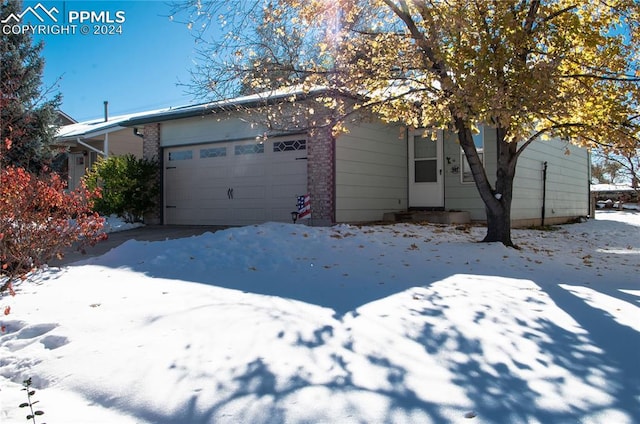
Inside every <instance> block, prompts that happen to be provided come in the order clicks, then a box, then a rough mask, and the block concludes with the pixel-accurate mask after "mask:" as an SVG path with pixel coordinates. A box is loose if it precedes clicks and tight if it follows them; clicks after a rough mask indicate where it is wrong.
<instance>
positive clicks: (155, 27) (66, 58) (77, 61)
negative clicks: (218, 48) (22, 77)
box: [3, 1, 197, 121]
mask: <svg viewBox="0 0 640 424" xmlns="http://www.w3.org/2000/svg"><path fill="white" fill-rule="evenodd" d="M38 3H40V4H41V5H42V6H44V7H45V8H47V9H48V10H51V8H52V7H56V8H57V9H58V10H59V13H58V14H57V16H58V23H60V24H66V25H70V22H69V16H70V15H69V13H70V12H78V13H79V12H81V11H85V12H91V11H93V12H96V13H100V12H109V13H110V15H109V17H108V18H106V15H105V14H103V18H104V19H110V20H111V21H112V22H113V21H115V20H117V15H116V12H118V11H121V12H124V14H120V15H119V16H120V17H121V19H120V20H122V17H124V22H122V23H113V24H109V23H107V24H103V23H101V22H91V21H90V20H89V21H85V22H84V23H82V24H81V23H79V22H78V21H75V22H73V23H74V24H75V25H76V29H75V32H76V33H75V34H45V35H35V36H34V39H35V40H40V39H42V40H44V42H45V47H44V51H43V56H44V58H45V60H46V65H45V70H44V77H43V83H44V85H46V86H47V87H48V86H51V85H53V84H56V83H57V91H59V92H60V93H62V95H63V104H62V107H61V109H62V110H63V111H64V112H65V113H67V114H68V115H70V116H72V117H73V118H75V119H76V120H78V121H83V120H88V119H92V118H99V117H101V116H102V114H103V108H104V106H103V103H104V101H105V100H108V101H109V113H110V115H112V116H115V115H119V114H126V113H131V112H138V111H144V110H151V109H158V108H162V107H168V106H179V105H184V104H189V103H194V102H197V100H194V99H193V97H192V96H190V95H187V94H185V88H184V87H181V86H178V83H179V82H182V83H188V82H190V75H189V69H191V68H192V66H193V60H194V57H195V52H194V48H195V42H194V39H193V37H192V36H191V34H190V32H189V30H188V29H187V27H186V25H184V24H179V23H175V22H172V21H171V20H170V19H169V18H168V15H169V12H170V7H169V6H168V4H167V3H166V2H164V1H66V2H65V1H40V2H34V1H25V2H24V5H23V6H24V8H27V7H28V6H32V7H36V6H37V5H38ZM23 10H24V9H23ZM63 17H64V18H63ZM3 18H4V17H3ZM26 19H27V16H26V15H25V17H24V19H23V20H26ZM63 19H64V20H65V21H66V22H63ZM76 19H77V15H76ZM36 23H37V22H36ZM45 24H52V22H45ZM85 24H86V25H88V28H89V32H90V33H89V34H86V35H83V34H81V33H80V27H81V26H82V25H85ZM103 25H106V27H105V28H106V29H107V30H109V29H111V30H118V29H121V32H122V34H112V35H95V34H93V32H94V31H95V30H98V31H100V29H101V28H102V26H103ZM109 25H111V28H109ZM96 26H97V27H96Z"/></svg>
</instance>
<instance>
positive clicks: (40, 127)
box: [0, 0, 61, 173]
mask: <svg viewBox="0 0 640 424" xmlns="http://www.w3.org/2000/svg"><path fill="white" fill-rule="evenodd" d="M21 11H22V1H21V0H8V1H7V0H3V1H0V16H1V17H6V16H9V14H11V13H16V14H17V13H20V12H21ZM8 32H10V31H8ZM0 40H1V42H0V63H1V65H0V141H1V142H0V166H1V167H6V166H9V165H13V166H16V167H21V168H25V169H27V170H29V171H32V172H36V173H40V172H42V171H44V170H47V169H48V167H49V166H50V164H51V161H52V159H53V156H54V153H55V152H54V149H53V146H52V142H53V139H54V136H55V132H56V130H57V124H56V109H57V108H58V107H59V106H60V103H61V96H60V94H56V95H54V96H53V97H52V98H50V99H47V96H48V95H49V92H48V91H47V90H43V88H42V72H43V69H44V59H43V58H42V57H41V55H40V54H41V52H42V49H43V47H44V43H43V42H42V41H40V42H39V43H33V41H32V38H31V35H30V34H28V33H19V34H13V33H11V32H10V33H9V34H5V31H1V32H0Z"/></svg>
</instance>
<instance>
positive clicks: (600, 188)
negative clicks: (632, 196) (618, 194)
mask: <svg viewBox="0 0 640 424" xmlns="http://www.w3.org/2000/svg"><path fill="white" fill-rule="evenodd" d="M591 191H595V192H607V191H635V189H634V188H633V187H631V186H630V185H625V184H591Z"/></svg>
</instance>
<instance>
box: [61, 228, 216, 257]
mask: <svg viewBox="0 0 640 424" xmlns="http://www.w3.org/2000/svg"><path fill="white" fill-rule="evenodd" d="M225 228H228V227H223V226H203V225H197V226H196V225H146V226H144V227H138V228H134V229H132V230H126V231H119V232H116V233H109V238H107V239H106V240H104V241H101V242H99V243H98V244H96V245H95V246H89V247H87V248H86V254H84V255H83V254H82V253H80V252H78V251H77V250H75V249H68V250H66V251H65V254H64V258H62V259H61V260H58V259H53V260H51V261H49V265H50V266H56V267H59V266H65V265H70V264H73V263H74V262H78V261H81V260H84V259H87V258H91V257H94V256H100V255H103V254H105V253H107V252H108V251H110V250H111V249H113V248H115V247H118V246H120V245H121V244H122V243H124V242H125V241H127V240H138V241H161V240H172V239H179V238H184V237H192V236H197V235H200V234H203V233H206V232H210V233H213V232H216V231H218V230H222V229H225Z"/></svg>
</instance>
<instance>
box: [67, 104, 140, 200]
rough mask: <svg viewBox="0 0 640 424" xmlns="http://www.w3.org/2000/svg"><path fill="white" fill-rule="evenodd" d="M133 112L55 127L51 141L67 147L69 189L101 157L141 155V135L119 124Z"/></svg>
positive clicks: (75, 185)
mask: <svg viewBox="0 0 640 424" xmlns="http://www.w3.org/2000/svg"><path fill="white" fill-rule="evenodd" d="M144 113H150V112H144ZM137 115H139V114H129V115H121V116H113V117H108V118H101V119H94V120H91V121H85V122H76V123H72V124H69V125H64V126H62V127H60V128H59V130H58V134H57V136H56V141H55V143H56V144H57V145H59V146H64V147H65V148H66V149H67V155H68V179H69V185H68V187H69V189H71V190H73V189H75V188H76V187H78V185H79V184H80V179H81V178H82V177H83V176H84V174H85V173H86V172H87V170H89V169H91V166H92V165H93V164H94V163H95V162H96V161H97V160H98V158H99V157H101V156H102V157H109V156H120V155H125V154H129V153H130V154H133V155H135V156H136V157H142V135H136V134H135V133H134V131H133V130H132V129H131V128H128V127H124V126H122V123H123V122H125V121H127V120H129V119H130V118H132V117H135V116H137Z"/></svg>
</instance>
